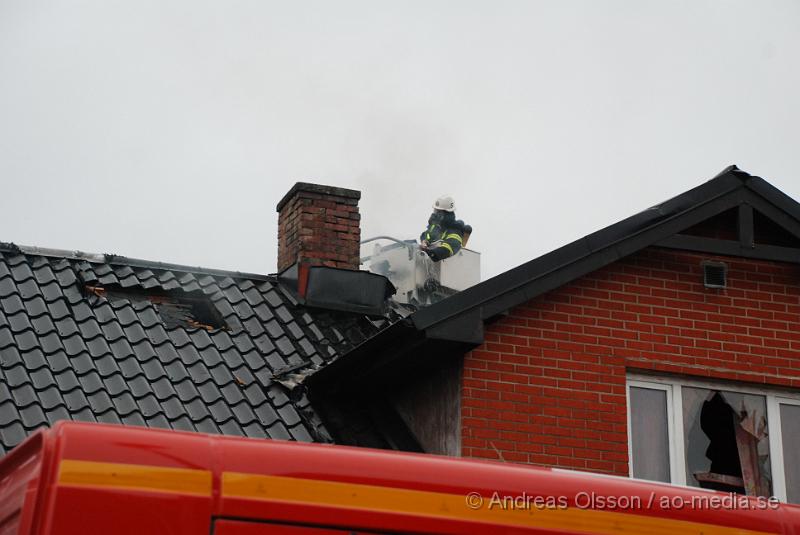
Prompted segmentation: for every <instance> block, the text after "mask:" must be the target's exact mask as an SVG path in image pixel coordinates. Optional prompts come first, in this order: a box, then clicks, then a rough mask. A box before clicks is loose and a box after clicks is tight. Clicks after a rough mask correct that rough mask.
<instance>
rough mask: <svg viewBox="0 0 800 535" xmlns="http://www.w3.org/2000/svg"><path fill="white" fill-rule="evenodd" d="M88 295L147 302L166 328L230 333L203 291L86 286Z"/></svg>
mask: <svg viewBox="0 0 800 535" xmlns="http://www.w3.org/2000/svg"><path fill="white" fill-rule="evenodd" d="M86 292H87V293H88V294H91V295H96V296H98V297H100V298H104V299H107V300H108V301H110V302H114V301H122V300H124V301H128V302H140V303H141V302H145V303H149V304H151V305H153V308H154V309H155V311H156V313H158V315H159V317H160V318H161V321H162V323H164V325H165V326H166V327H170V328H171V327H184V328H190V329H205V330H207V331H214V330H218V329H225V330H227V329H228V325H227V324H226V323H225V320H224V319H223V317H222V314H220V312H219V311H218V310H217V308H216V307H215V306H214V303H212V302H211V299H209V297H208V295H206V294H205V293H203V292H202V291H200V290H195V291H193V292H185V291H183V290H179V289H178V290H162V289H159V288H150V289H145V288H142V287H140V286H133V287H127V288H123V287H122V286H119V285H118V284H108V285H105V286H93V285H90V284H87V285H86Z"/></svg>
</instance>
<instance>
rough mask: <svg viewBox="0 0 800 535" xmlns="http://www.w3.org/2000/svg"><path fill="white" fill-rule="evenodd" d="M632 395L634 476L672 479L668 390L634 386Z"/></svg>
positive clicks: (662, 479)
mask: <svg viewBox="0 0 800 535" xmlns="http://www.w3.org/2000/svg"><path fill="white" fill-rule="evenodd" d="M630 397H631V406H630V411H631V446H632V450H633V451H632V458H633V467H632V474H633V477H637V478H639V479H649V480H651V481H663V482H665V483H669V481H670V477H669V433H668V429H667V392H666V391H664V390H655V389H652V388H639V387H634V386H632V387H631V389H630Z"/></svg>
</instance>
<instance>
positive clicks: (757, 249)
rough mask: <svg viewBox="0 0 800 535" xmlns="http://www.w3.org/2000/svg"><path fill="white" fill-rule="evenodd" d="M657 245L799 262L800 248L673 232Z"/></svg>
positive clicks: (726, 254) (759, 258)
mask: <svg viewBox="0 0 800 535" xmlns="http://www.w3.org/2000/svg"><path fill="white" fill-rule="evenodd" d="M655 245H656V246H658V247H667V248H669V249H682V250H684V251H696V252H699V253H710V254H717V255H724V256H740V257H743V258H754V259H757V260H774V261H777V262H791V263H793V264H800V249H795V248H793V247H779V246H777V245H756V246H754V247H749V246H744V245H742V244H741V243H739V242H738V241H733V240H717V239H714V238H704V237H702V236H687V235H685V234H675V235H674V236H670V237H669V238H666V239H664V240H661V241H659V242H657V243H656V244H655Z"/></svg>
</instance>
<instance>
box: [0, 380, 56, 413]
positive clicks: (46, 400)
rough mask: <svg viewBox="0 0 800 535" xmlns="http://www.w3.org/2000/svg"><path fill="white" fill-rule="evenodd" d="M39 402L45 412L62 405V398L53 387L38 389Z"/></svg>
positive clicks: (0, 411)
mask: <svg viewBox="0 0 800 535" xmlns="http://www.w3.org/2000/svg"><path fill="white" fill-rule="evenodd" d="M39 401H41V402H42V407H44V409H45V410H46V411H49V410H51V409H53V408H54V407H58V406H59V405H61V406H63V405H64V398H63V397H62V396H61V392H59V391H58V388H57V387H55V386H49V387H45V388H42V389H39ZM0 414H2V410H0Z"/></svg>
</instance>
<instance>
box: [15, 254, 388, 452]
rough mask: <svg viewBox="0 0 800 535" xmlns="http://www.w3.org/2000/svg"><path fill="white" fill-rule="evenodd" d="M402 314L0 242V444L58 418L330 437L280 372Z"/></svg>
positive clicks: (327, 354) (335, 350)
mask: <svg viewBox="0 0 800 535" xmlns="http://www.w3.org/2000/svg"><path fill="white" fill-rule="evenodd" d="M399 318H400V315H398V314H397V312H395V311H390V312H389V313H388V314H387V316H385V317H377V318H376V317H371V318H370V317H367V316H364V315H359V314H352V313H342V312H336V311H327V310H319V309H313V308H309V307H304V306H302V305H301V304H300V303H298V302H297V300H296V299H295V298H294V297H293V296H292V295H291V293H290V292H287V291H285V290H284V289H283V288H282V287H281V286H280V285H279V284H278V283H277V280H276V279H275V278H274V277H272V276H262V275H252V274H243V273H237V272H225V271H219V270H208V269H202V268H192V267H187V266H177V265H170V264H161V263H155V262H147V261H141V260H135V259H127V258H124V257H118V256H113V255H86V254H83V253H75V252H66V251H57V250H50V249H37V248H27V247H17V246H14V245H13V244H0V454H2V453H4V452H6V451H8V450H9V449H11V448H13V447H14V446H15V445H16V444H18V443H19V442H20V441H22V440H23V439H24V438H25V436H27V435H28V434H29V433H31V432H32V431H33V430H35V429H36V428H38V427H40V426H43V425H51V424H52V423H54V422H55V421H57V420H61V419H69V420H80V421H99V422H108V423H123V424H130V425H142V426H148V427H159V428H168V429H181V430H189V431H195V430H196V431H201V432H208V433H222V434H230V435H240V436H249V437H269V438H279V439H289V440H300V441H318V442H329V441H331V433H330V432H329V429H328V428H326V426H325V425H324V424H323V423H322V421H321V419H320V418H319V416H318V414H317V412H316V411H315V410H314V408H313V407H312V406H311V405H310V403H309V401H308V399H307V397H306V394H305V388H304V387H303V385H302V382H303V381H302V380H299V381H297V380H292V382H287V381H284V382H285V385H284V384H281V383H280V382H278V379H279V378H281V379H282V378H283V377H284V376H286V377H289V376H290V375H292V374H293V375H296V376H298V377H303V376H304V375H306V374H307V373H308V370H312V369H316V368H318V367H321V366H324V365H325V364H326V363H327V362H330V361H331V360H333V359H336V358H337V357H339V356H340V355H342V354H343V353H345V352H347V351H349V350H350V349H351V348H352V347H353V346H354V345H357V344H359V343H361V342H362V341H364V340H366V339H368V338H369V337H371V336H372V335H374V334H376V333H377V332H379V331H380V330H382V329H383V328H385V327H387V326H388V325H389V324H390V323H391V322H392V321H395V320H397V319H399ZM282 380H283V379H282Z"/></svg>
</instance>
